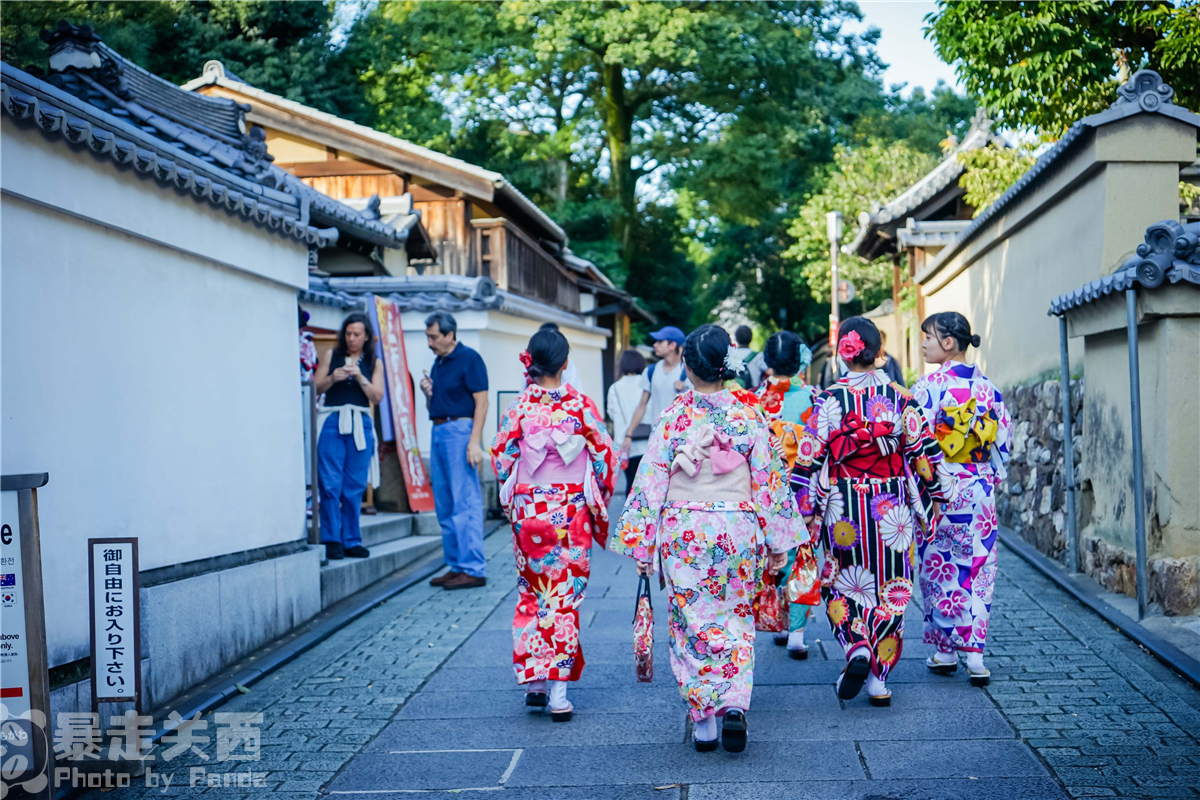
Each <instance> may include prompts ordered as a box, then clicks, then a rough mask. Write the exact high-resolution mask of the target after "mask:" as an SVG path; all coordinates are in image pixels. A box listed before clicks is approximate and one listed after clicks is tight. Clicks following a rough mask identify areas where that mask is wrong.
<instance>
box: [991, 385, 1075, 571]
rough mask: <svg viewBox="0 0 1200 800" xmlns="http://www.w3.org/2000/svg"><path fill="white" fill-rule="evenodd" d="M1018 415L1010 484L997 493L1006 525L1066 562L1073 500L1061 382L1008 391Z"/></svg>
mask: <svg viewBox="0 0 1200 800" xmlns="http://www.w3.org/2000/svg"><path fill="white" fill-rule="evenodd" d="M1004 403H1005V405H1006V406H1007V408H1008V413H1009V415H1010V416H1011V417H1012V425H1013V429H1012V440H1011V442H1010V450H1011V459H1010V460H1009V463H1008V480H1007V481H1005V482H1004V483H1003V484H1001V485H1000V487H999V490H998V491H997V494H996V511H997V513H998V515H999V517H1000V522H1001V523H1002V524H1003V525H1005V526H1006V527H1008V528H1011V529H1012V530H1014V531H1016V532H1017V533H1019V534H1020V535H1021V537H1022V538H1023V539H1025V540H1026V541H1028V542H1029V543H1030V544H1032V545H1033V546H1034V547H1036V548H1037V549H1038V550H1040V551H1041V552H1043V553H1045V554H1046V555H1048V556H1050V557H1051V558H1053V559H1055V560H1058V561H1062V562H1064V563H1065V561H1066V550H1067V501H1066V495H1065V493H1064V492H1065V486H1066V480H1065V478H1064V475H1063V471H1064V469H1065V468H1064V464H1063V431H1062V400H1061V382H1060V381H1059V380H1058V379H1054V380H1048V381H1044V382H1040V383H1034V384H1031V385H1028V386H1017V387H1015V388H1012V389H1008V390H1006V391H1005V392H1004ZM1082 408H1083V380H1082V379H1080V380H1075V381H1071V417H1072V420H1073V423H1074V424H1073V425H1072V435H1073V437H1074V454H1073V463H1074V466H1075V475H1076V479H1077V480H1078V478H1079V469H1080V461H1081V459H1082V452H1083V451H1082V448H1081V444H1082V441H1083V420H1082V417H1083V415H1082V414H1081V413H1080V412H1081V411H1082Z"/></svg>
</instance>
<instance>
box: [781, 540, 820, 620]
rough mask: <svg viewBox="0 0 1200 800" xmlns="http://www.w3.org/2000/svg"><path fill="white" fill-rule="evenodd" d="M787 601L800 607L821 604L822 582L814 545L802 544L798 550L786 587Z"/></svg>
mask: <svg viewBox="0 0 1200 800" xmlns="http://www.w3.org/2000/svg"><path fill="white" fill-rule="evenodd" d="M785 595H786V596H787V601H788V602H789V603H793V604H795V605H800V606H816V605H820V604H821V581H820V576H819V575H818V574H817V559H816V556H814V555H813V551H812V545H808V544H802V545H800V546H799V547H798V548H797V549H796V560H795V561H794V562H793V563H792V571H791V572H790V573H789V574H788V579H787V584H786V586H785Z"/></svg>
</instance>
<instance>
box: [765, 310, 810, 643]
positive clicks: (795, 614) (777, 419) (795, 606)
mask: <svg viewBox="0 0 1200 800" xmlns="http://www.w3.org/2000/svg"><path fill="white" fill-rule="evenodd" d="M763 360H764V362H765V363H766V365H767V372H766V378H765V380H763V382H762V384H761V385H760V386H759V387H758V398H759V402H760V403H761V404H762V408H763V411H764V412H765V413H766V415H767V424H768V425H769V426H770V428H771V433H772V435H773V436H774V442H775V444H776V446H777V447H778V448H779V450H780V455H781V456H782V458H783V465H784V469H785V470H786V471H787V474H789V475H790V474H791V472H792V468H793V467H794V466H795V465H796V452H797V450H798V448H799V446H800V436H801V434H802V432H803V430H804V425H805V423H807V422H808V418H809V416H810V415H811V414H812V407H813V398H814V397H815V396H816V393H817V390H816V389H815V388H814V387H812V386H809V385H808V384H807V383H805V382H804V374H803V373H804V370H805V369H806V368H807V367H808V365H809V364H811V363H812V351H811V350H809V349H808V347H807V346H806V345H805V344H804V342H802V341H800V337H799V336H797V335H796V334H794V333H792V332H791V331H779V332H777V333H774V334H772V335H771V338H769V339H767V346H766V347H765V348H764V349H763ZM810 550H811V549H810ZM799 552H801V548H796V549H795V550H789V551H788V559H787V563H786V564H785V565H784V567H783V573H782V574H784V575H789V574H791V571H792V566H793V564H794V563H795V560H796V554H797V553H799ZM805 557H808V554H807V553H806V554H805ZM785 599H786V598H785ZM787 605H788V607H789V612H788V629H787V632H785V633H777V634H775V644H777V645H781V646H782V645H787V650H788V655H789V656H791V657H792V658H795V659H805V658H808V645H806V644H805V643H804V628H805V626H806V625H808V612H809V609H811V608H812V606H809V605H805V604H803V603H788V604H787Z"/></svg>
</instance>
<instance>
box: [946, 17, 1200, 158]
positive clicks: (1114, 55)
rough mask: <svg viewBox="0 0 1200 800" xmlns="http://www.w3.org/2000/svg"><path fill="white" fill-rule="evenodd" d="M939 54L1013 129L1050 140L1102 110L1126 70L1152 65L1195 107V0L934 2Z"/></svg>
mask: <svg viewBox="0 0 1200 800" xmlns="http://www.w3.org/2000/svg"><path fill="white" fill-rule="evenodd" d="M926 22H927V23H928V24H929V27H928V28H927V29H926V31H927V32H928V34H929V36H930V38H931V39H932V40H933V41H934V43H935V45H936V46H937V51H938V55H940V56H941V57H942V59H943V60H944V61H945V62H946V63H948V64H954V65H955V71H956V72H957V74H958V76H959V78H960V80H962V82H963V84H964V85H965V86H966V87H967V91H968V92H969V93H971V94H972V95H974V96H976V97H978V98H979V99H980V102H981V103H982V104H984V105H985V106H987V107H988V108H989V109H992V110H993V111H995V112H996V113H999V114H1000V115H1001V116H1002V119H1003V121H1004V122H1005V123H1006V124H1007V125H1009V126H1011V127H1013V128H1032V129H1034V130H1036V131H1038V132H1039V133H1044V134H1048V135H1050V136H1052V137H1055V138H1057V137H1058V136H1060V135H1061V134H1062V133H1063V131H1065V130H1066V129H1067V127H1069V126H1070V125H1071V123H1072V122H1074V121H1075V120H1077V119H1079V118H1080V117H1083V116H1086V115H1088V114H1093V113H1095V112H1097V111H1102V110H1104V109H1105V108H1107V107H1108V106H1109V105H1111V104H1112V102H1113V101H1114V100H1116V97H1117V94H1116V93H1117V87H1118V86H1120V84H1121V83H1122V82H1124V80H1125V79H1126V78H1127V77H1128V76H1129V75H1131V74H1132V73H1133V72H1135V71H1137V70H1139V69H1142V68H1149V69H1153V70H1155V71H1157V72H1158V73H1159V74H1160V75H1162V77H1163V80H1165V81H1166V82H1167V83H1168V84H1170V85H1171V87H1172V88H1174V90H1175V98H1174V100H1175V102H1176V103H1178V104H1180V105H1182V106H1185V107H1187V108H1191V109H1193V110H1195V109H1200V80H1197V76H1200V3H1198V2H1197V1H1196V0H1181V1H1180V2H1170V1H1169V0H1152V1H1151V2H1145V0H1142V1H1141V2H1114V0H1046V1H1045V2H1016V3H1012V2H1005V3H979V2H968V1H966V0H939V2H938V4H937V10H936V11H935V12H933V13H932V14H930V15H928V16H927V17H926Z"/></svg>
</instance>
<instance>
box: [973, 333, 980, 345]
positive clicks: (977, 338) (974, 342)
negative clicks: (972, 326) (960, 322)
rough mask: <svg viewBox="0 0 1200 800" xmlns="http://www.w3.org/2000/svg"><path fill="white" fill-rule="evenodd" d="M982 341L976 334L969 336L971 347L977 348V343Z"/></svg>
mask: <svg viewBox="0 0 1200 800" xmlns="http://www.w3.org/2000/svg"><path fill="white" fill-rule="evenodd" d="M982 341H983V340H982V339H980V338H979V334H978V333H974V334H971V346H972V347H979V343H980V342H982Z"/></svg>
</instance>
